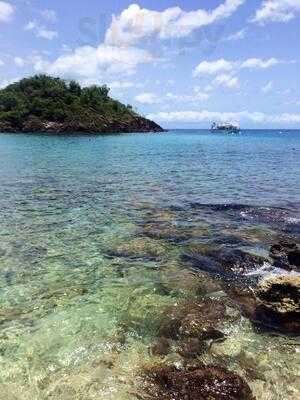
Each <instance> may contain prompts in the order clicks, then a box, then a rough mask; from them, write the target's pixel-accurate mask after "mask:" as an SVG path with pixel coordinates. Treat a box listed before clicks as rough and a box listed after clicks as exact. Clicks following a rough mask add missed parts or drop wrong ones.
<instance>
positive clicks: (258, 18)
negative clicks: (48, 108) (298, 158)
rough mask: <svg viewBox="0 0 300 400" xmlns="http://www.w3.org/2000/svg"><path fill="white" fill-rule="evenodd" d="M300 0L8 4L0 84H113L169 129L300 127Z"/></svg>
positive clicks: (28, 0) (25, 0)
mask: <svg viewBox="0 0 300 400" xmlns="http://www.w3.org/2000/svg"><path fill="white" fill-rule="evenodd" d="M299 67H300V0H175V1H173V0H172V1H171V0H160V1H157V0H156V1H154V0H140V1H137V2H134V1H127V0H110V1H104V0H84V1H83V0H72V1H71V0H7V1H6V0H5V1H1V0H0V87H2V88H3V87H5V86H6V85H8V84H10V83H12V82H14V81H16V80H19V79H20V78H23V77H27V76H30V75H34V74H41V73H46V74H49V75H52V76H59V77H62V78H65V79H76V80H78V81H79V82H80V83H81V84H82V85H84V86H88V85H91V84H104V83H105V84H107V85H108V86H109V87H110V88H111V95H112V96H113V97H115V98H117V99H119V100H120V101H122V102H124V103H126V104H127V103H128V104H131V105H133V106H134V107H135V108H136V109H137V110H138V111H139V112H140V113H141V114H143V115H145V116H146V117H149V118H151V119H153V120H155V121H156V122H158V123H160V124H161V125H162V126H164V127H166V128H207V127H209V126H210V124H211V122H212V121H222V122H225V121H228V122H236V123H239V124H240V125H241V126H242V127H245V128H276V129H277V128H299V127H300V78H299V77H300V74H299V70H300V68H299Z"/></svg>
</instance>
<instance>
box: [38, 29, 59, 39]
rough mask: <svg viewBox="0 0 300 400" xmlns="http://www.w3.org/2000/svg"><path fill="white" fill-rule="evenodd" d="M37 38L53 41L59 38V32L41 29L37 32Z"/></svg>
mask: <svg viewBox="0 0 300 400" xmlns="http://www.w3.org/2000/svg"><path fill="white" fill-rule="evenodd" d="M36 36H37V37H39V38H43V39H47V40H52V39H54V38H56V37H58V32H57V31H52V30H50V29H45V28H39V29H38V30H37V32H36Z"/></svg>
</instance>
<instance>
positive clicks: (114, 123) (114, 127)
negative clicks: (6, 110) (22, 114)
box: [0, 116, 165, 134]
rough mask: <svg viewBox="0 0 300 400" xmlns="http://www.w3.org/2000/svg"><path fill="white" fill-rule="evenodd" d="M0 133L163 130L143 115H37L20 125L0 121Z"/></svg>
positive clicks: (142, 131)
mask: <svg viewBox="0 0 300 400" xmlns="http://www.w3.org/2000/svg"><path fill="white" fill-rule="evenodd" d="M0 132H1V133H99V134H105V133H131V132H132V133H138V132H141V133H147V132H149V133H151V132H153V133H158V132H165V130H164V129H163V128H162V127H161V126H159V125H158V124H156V123H155V122H154V121H150V120H148V119H147V118H143V117H139V116H137V117H134V118H132V119H130V120H128V121H121V120H118V119H107V118H104V117H102V118H101V117H99V116H97V118H95V120H94V121H93V122H88V123H83V122H81V121H78V120H76V118H74V119H73V120H69V121H65V122H53V121H44V120H41V119H39V118H37V117H29V118H28V119H27V120H26V121H24V122H23V123H22V125H21V126H20V125H19V126H16V125H13V124H11V123H8V122H0Z"/></svg>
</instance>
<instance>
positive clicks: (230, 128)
mask: <svg viewBox="0 0 300 400" xmlns="http://www.w3.org/2000/svg"><path fill="white" fill-rule="evenodd" d="M210 131H211V132H227V133H239V132H241V129H240V127H239V126H238V125H234V124H231V123H230V122H226V123H223V124H217V123H216V122H213V123H212V126H211V128H210Z"/></svg>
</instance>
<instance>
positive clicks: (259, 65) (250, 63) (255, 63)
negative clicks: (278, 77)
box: [240, 58, 281, 69]
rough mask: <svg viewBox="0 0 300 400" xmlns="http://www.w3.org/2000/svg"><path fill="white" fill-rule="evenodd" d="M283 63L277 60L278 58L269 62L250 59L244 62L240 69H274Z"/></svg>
mask: <svg viewBox="0 0 300 400" xmlns="http://www.w3.org/2000/svg"><path fill="white" fill-rule="evenodd" d="M280 63H281V62H280V61H279V60H277V58H270V59H269V60H261V59H260V58H249V59H248V60H246V61H244V62H243V63H242V64H241V65H240V68H249V69H266V68H271V67H274V66H275V65H277V64H280Z"/></svg>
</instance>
